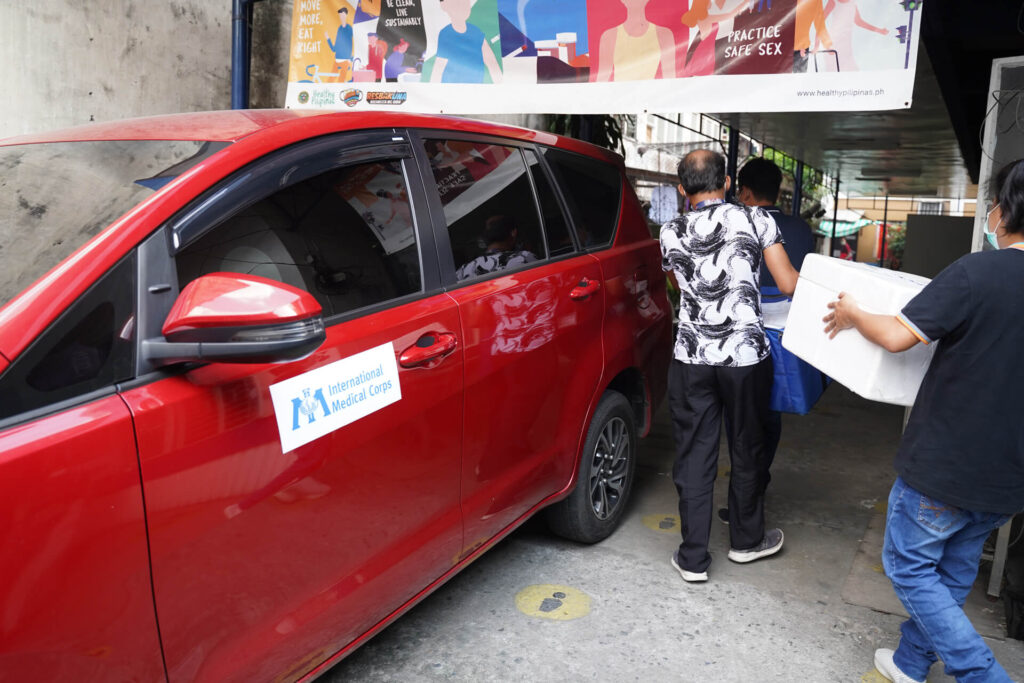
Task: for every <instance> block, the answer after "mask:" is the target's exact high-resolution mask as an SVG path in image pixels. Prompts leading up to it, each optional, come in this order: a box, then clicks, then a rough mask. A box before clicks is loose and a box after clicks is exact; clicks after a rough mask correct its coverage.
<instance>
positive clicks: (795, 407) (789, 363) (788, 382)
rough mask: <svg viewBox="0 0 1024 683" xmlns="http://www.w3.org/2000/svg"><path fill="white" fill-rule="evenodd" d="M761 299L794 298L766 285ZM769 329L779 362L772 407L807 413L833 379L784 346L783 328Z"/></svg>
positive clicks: (773, 388) (773, 408)
mask: <svg viewBox="0 0 1024 683" xmlns="http://www.w3.org/2000/svg"><path fill="white" fill-rule="evenodd" d="M761 300H762V301H763V302H765V303H769V302H774V301H790V300H791V299H789V298H788V297H787V296H786V295H785V294H782V293H781V292H780V291H779V290H778V288H776V287H768V286H765V287H762V288H761ZM765 332H766V333H767V334H768V344H769V346H770V347H771V351H772V365H774V366H775V381H774V383H773V384H772V399H771V409H772V410H774V411H777V412H780V413H796V414H797V415H806V414H807V413H809V412H810V411H811V408H813V407H814V404H815V403H817V402H818V399H820V398H821V395H822V394H823V393H824V392H825V387H826V386H828V383H829V382H830V381H831V380H829V378H828V377H826V376H825V375H824V374H822V372H821V371H820V370H818V369H817V368H815V367H814V366H813V365H811V364H810V363H807V362H806V361H802V360H800V359H799V358H797V357H796V356H794V355H793V354H792V353H790V352H789V351H787V350H786V349H784V348H782V330H777V329H774V328H771V327H766V328H765Z"/></svg>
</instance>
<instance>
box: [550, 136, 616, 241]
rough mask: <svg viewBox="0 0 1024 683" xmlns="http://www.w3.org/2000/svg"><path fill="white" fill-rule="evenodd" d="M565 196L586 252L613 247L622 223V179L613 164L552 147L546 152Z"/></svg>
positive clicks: (577, 235)
mask: <svg viewBox="0 0 1024 683" xmlns="http://www.w3.org/2000/svg"><path fill="white" fill-rule="evenodd" d="M542 151H543V153H544V158H545V159H547V161H548V164H550V166H551V168H552V170H553V171H554V174H555V177H556V178H557V179H558V181H559V184H560V185H561V187H562V190H563V192H564V193H565V198H566V201H567V202H568V204H569V211H570V212H571V213H572V216H573V219H574V223H575V226H576V237H577V238H578V239H579V242H580V244H581V245H582V246H583V248H592V247H603V246H607V245H609V244H611V241H612V238H613V237H614V236H615V226H616V225H617V224H618V221H619V203H620V201H621V199H622V178H621V177H620V174H619V170H618V169H617V168H616V167H615V166H613V165H612V164H609V163H606V162H603V161H598V160H597V159H592V158H590V157H585V156H583V155H580V154H573V153H571V152H564V151H562V150H560V149H552V148H550V147H544V148H542Z"/></svg>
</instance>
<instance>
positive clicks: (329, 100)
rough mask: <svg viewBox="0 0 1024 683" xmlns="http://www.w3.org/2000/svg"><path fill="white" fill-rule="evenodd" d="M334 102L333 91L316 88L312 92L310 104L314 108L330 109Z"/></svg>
mask: <svg viewBox="0 0 1024 683" xmlns="http://www.w3.org/2000/svg"><path fill="white" fill-rule="evenodd" d="M334 102H335V99H334V91H333V90H327V89H326V88H318V89H317V90H314V91H313V97H312V104H313V106H314V107H330V106H331V105H333V104H334Z"/></svg>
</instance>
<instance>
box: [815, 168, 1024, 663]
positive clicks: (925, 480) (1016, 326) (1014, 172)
mask: <svg viewBox="0 0 1024 683" xmlns="http://www.w3.org/2000/svg"><path fill="white" fill-rule="evenodd" d="M993 189H994V190H995V191H994V192H992V194H991V196H992V201H993V203H994V205H993V207H992V209H991V210H990V211H989V214H988V217H987V222H988V229H987V230H986V232H988V233H990V234H991V233H994V235H995V239H996V241H997V242H998V244H999V249H998V250H996V251H984V252H978V253H974V254H968V255H967V256H964V257H962V258H960V259H959V260H957V261H956V262H955V263H953V264H952V265H951V266H949V267H948V268H946V269H945V270H943V271H942V272H941V273H939V274H938V275H937V276H936V277H935V279H934V280H932V281H931V282H930V283H929V284H928V285H927V286H925V288H924V289H923V290H921V292H920V293H919V294H918V295H917V296H916V297H914V298H913V299H912V300H911V301H910V302H909V303H908V304H907V305H906V306H905V307H904V308H903V310H902V311H901V312H900V314H899V315H898V316H885V315H877V314H872V313H868V312H866V311H864V310H862V309H860V308H859V307H858V306H857V303H856V301H854V300H853V298H852V297H851V296H849V295H847V294H842V293H841V294H840V295H839V300H838V301H834V302H831V303H830V304H829V308H831V309H832V312H831V313H829V314H828V315H826V316H825V318H824V321H825V323H826V327H825V331H826V332H827V333H828V334H829V335H830V336H831V337H834V336H835V335H836V334H838V333H839V332H840V331H841V330H845V329H847V328H850V327H854V328H856V329H857V331H859V332H860V333H861V334H862V335H864V337H866V338H867V339H868V340H869V341H872V342H874V343H876V344H879V345H880V346H882V347H884V348H885V349H886V350H888V351H890V352H898V351H905V350H906V349H909V348H910V347H912V346H914V345H915V344H917V343H918V342H920V343H923V344H932V343H935V342H939V343H938V345H937V347H936V349H935V355H934V356H933V357H932V361H931V364H930V365H929V366H928V371H927V372H926V373H925V377H924V381H923V382H922V384H921V388H920V390H919V391H918V394H917V400H916V402H915V404H914V408H913V411H912V412H911V414H910V420H909V421H908V422H907V429H906V432H905V433H904V435H903V440H902V442H901V443H900V447H899V450H898V452H897V454H896V462H895V465H896V472H897V474H898V477H897V478H896V483H895V484H893V487H892V491H891V493H890V494H889V506H888V511H887V513H886V525H885V543H884V546H883V549H882V564H883V566H884V568H885V573H886V575H887V576H888V577H889V579H890V580H891V581H892V584H893V588H894V589H895V590H896V594H897V595H898V596H899V598H900V600H901V601H902V602H903V605H904V606H905V607H906V608H907V612H908V613H909V614H910V615H911V616H910V619H908V620H907V621H905V622H903V624H902V626H901V628H900V630H901V633H902V637H901V639H900V643H899V647H898V648H897V649H896V651H895V652H893V651H892V650H889V649H879V650H877V651H876V652H875V666H876V667H877V668H878V670H879V671H881V672H882V673H883V674H885V675H886V676H888V677H889V678H890V679H891V680H898V681H924V680H925V678H927V676H928V669H929V668H930V667H931V665H932V664H933V663H935V661H936V658H939V659H942V661H943V663H944V664H945V666H946V673H947V674H949V675H951V676H954V677H955V678H956V679H957V680H958V681H1009V680H1010V678H1009V676H1007V674H1006V671H1005V670H1004V669H1003V667H1002V666H1000V664H999V662H997V661H996V659H995V657H994V656H993V655H992V651H991V650H990V649H989V647H988V645H986V644H985V642H984V641H983V640H982V639H981V636H979V635H978V633H977V632H976V631H975V630H974V627H973V626H972V625H971V622H970V621H969V620H968V619H967V617H966V616H965V615H964V612H963V604H964V600H965V599H966V597H967V594H968V592H970V589H971V585H972V584H973V583H974V579H975V577H976V576H977V573H978V561H979V559H980V557H981V551H982V546H983V545H984V543H985V539H986V538H988V536H989V534H990V533H991V531H992V530H993V529H996V528H998V527H1000V526H1002V525H1003V524H1005V523H1006V522H1007V521H1008V520H1009V519H1010V518H1011V517H1012V516H1013V514H1014V513H1017V512H1020V511H1021V510H1022V509H1024V420H1022V419H1021V418H1020V416H1019V414H1018V412H1017V411H1018V410H1020V408H1021V406H1022V405H1024V364H1022V363H1018V362H1017V355H1018V354H1019V353H1020V345H1021V341H1022V340H1024V160H1018V161H1015V162H1013V163H1011V164H1009V165H1007V166H1006V167H1005V168H1003V169H1002V170H1001V171H1000V172H999V174H998V175H997V176H996V182H995V184H994V188H993Z"/></svg>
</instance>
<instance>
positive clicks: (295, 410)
mask: <svg viewBox="0 0 1024 683" xmlns="http://www.w3.org/2000/svg"><path fill="white" fill-rule="evenodd" d="M311 394H312V395H311ZM317 414H319V415H320V417H327V416H328V415H330V414H331V409H330V408H328V407H327V399H325V398H324V390H323V389H317V390H316V392H315V393H313V390H312V389H308V388H307V389H303V390H302V396H301V397H300V398H293V399H292V431H295V430H296V429H298V428H299V427H300V426H301V424H302V423H300V418H301V419H303V420H305V424H313V423H314V422H316V418H317Z"/></svg>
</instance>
